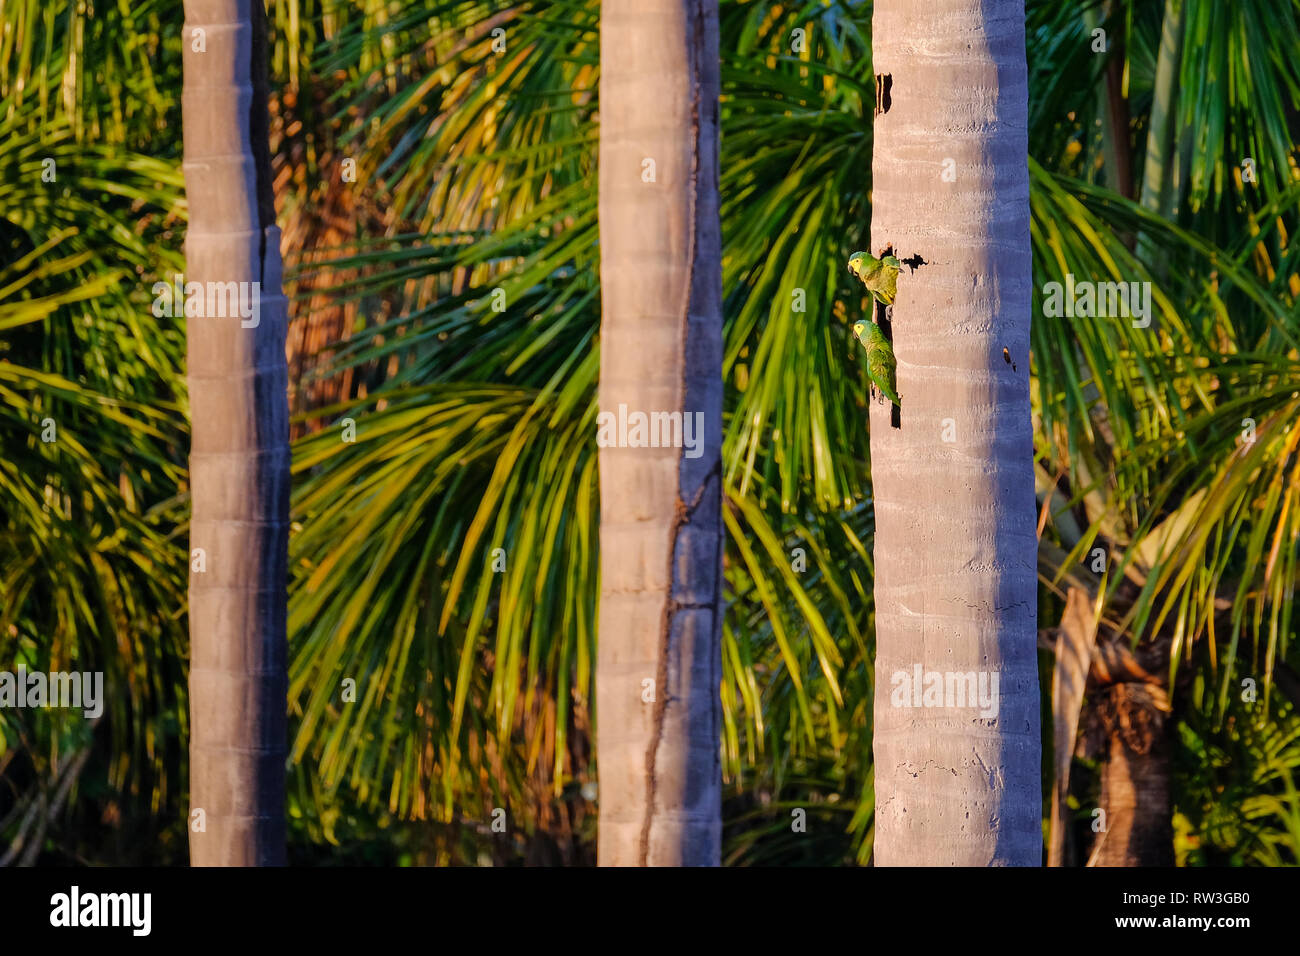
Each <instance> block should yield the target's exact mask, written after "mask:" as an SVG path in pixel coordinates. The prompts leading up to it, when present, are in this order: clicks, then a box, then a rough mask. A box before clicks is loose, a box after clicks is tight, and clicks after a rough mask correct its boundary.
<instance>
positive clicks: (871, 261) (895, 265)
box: [849, 252, 903, 305]
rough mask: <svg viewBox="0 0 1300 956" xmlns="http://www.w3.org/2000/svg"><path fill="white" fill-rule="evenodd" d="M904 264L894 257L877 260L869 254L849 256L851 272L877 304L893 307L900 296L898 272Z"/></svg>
mask: <svg viewBox="0 0 1300 956" xmlns="http://www.w3.org/2000/svg"><path fill="white" fill-rule="evenodd" d="M902 265H903V264H902V263H901V262H899V261H898V260H897V259H895V258H894V257H893V256H885V257H884V258H883V259H877V258H876V257H875V256H873V255H872V254H871V253H869V252H855V253H853V255H851V256H849V271H850V272H852V273H853V274H854V275H855V276H857V277H858V278H859V279H861V280H862V284H863V285H865V286H866V287H867V291H868V292H870V293H871V294H872V296H874V297H875V300H876V301H877V302H880V303H883V304H884V305H893V304H894V296H896V295H897V294H898V291H897V289H898V270H899V268H900V267H901V266H902Z"/></svg>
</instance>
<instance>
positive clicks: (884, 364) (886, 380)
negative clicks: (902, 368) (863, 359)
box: [867, 326, 903, 407]
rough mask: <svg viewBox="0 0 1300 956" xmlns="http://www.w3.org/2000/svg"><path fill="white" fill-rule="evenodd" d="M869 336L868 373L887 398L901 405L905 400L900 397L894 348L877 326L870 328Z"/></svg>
mask: <svg viewBox="0 0 1300 956" xmlns="http://www.w3.org/2000/svg"><path fill="white" fill-rule="evenodd" d="M867 337H868V342H867V375H868V376H869V377H870V378H871V381H872V382H873V383H874V384H875V386H876V388H878V389H880V391H881V392H882V393H883V394H884V396H885V398H887V399H889V400H890V401H891V402H893V403H894V404H895V405H898V406H900V407H901V406H902V404H903V401H902V399H900V398H899V397H898V381H897V371H898V360H897V359H896V358H894V349H893V347H892V346H891V345H890V344H889V341H888V340H887V339H886V338H885V336H884V334H883V333H882V332H881V331H880V330H879V328H877V327H875V326H873V327H872V329H871V330H868V336H867Z"/></svg>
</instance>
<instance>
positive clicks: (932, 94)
mask: <svg viewBox="0 0 1300 956" xmlns="http://www.w3.org/2000/svg"><path fill="white" fill-rule="evenodd" d="M872 44H873V53H874V60H875V70H876V73H877V74H878V75H887V77H888V80H887V81H883V80H882V86H883V88H884V89H885V90H887V91H888V96H882V97H881V100H882V108H881V109H882V111H881V112H880V113H879V114H878V115H877V116H876V119H875V148H874V158H873V162H872V177H873V199H872V223H871V249H872V252H873V253H875V254H877V255H879V254H880V253H881V251H882V250H885V249H887V248H891V247H892V250H893V251H894V252H895V253H896V254H897V255H898V257H899V258H901V259H912V261H913V268H908V267H904V269H903V273H902V275H901V276H900V277H899V281H898V297H897V300H896V302H895V304H894V306H893V314H892V322H889V323H887V324H888V325H889V328H887V329H886V331H887V333H891V332H892V335H893V341H894V350H895V354H896V356H897V359H898V392H899V395H900V397H901V399H902V406H901V414H900V415H899V418H898V425H899V427H891V426H892V422H891V413H890V408H889V406H888V405H880V404H876V403H873V405H872V409H871V413H870V418H871V473H872V485H873V495H874V504H875V514H876V539H875V567H876V579H875V597H876V640H877V652H876V675H877V692H876V700H875V781H876V808H877V809H876V838H875V839H876V843H875V860H876V862H877V864H881V865H973V866H984V865H991V864H1013V865H1035V866H1036V865H1039V864H1040V863H1041V859H1042V832H1041V826H1040V821H1041V819H1042V809H1043V805H1042V797H1041V784H1040V767H1039V761H1040V757H1041V755H1040V747H1041V745H1040V740H1039V693H1038V671H1037V655H1036V650H1035V644H1036V597H1037V595H1036V579H1035V566H1036V551H1037V540H1036V535H1035V523H1034V518H1035V515H1034V477H1033V440H1032V428H1031V424H1030V409H1029V322H1030V299H1031V296H1030V283H1031V281H1032V280H1031V271H1030V243H1029V177H1028V168H1027V162H1028V160H1027V155H1028V133H1027V118H1028V82H1027V68H1026V63H1025V16H1024V2H1023V0H877V2H876V4H875V7H874V13H873V19H872ZM947 160H952V161H953V162H952V163H951V164H950V163H947V162H946V161H947ZM945 169H947V170H949V171H950V172H953V173H955V175H956V179H955V181H952V182H949V181H945V179H944V171H945ZM917 256H919V257H920V259H915V258H914V257H917ZM922 260H923V262H922ZM1003 349H1006V355H1005V358H1004V355H1003ZM1013 363H1014V365H1013ZM917 665H920V668H921V675H922V677H923V681H922V686H923V687H925V688H926V689H930V680H931V679H930V678H929V677H928V676H927V675H928V674H929V673H930V672H938V673H939V674H940V675H942V677H941V678H940V679H941V680H944V681H945V685H946V686H945V687H944V688H941V689H940V694H939V696H938V697H935V696H934V695H932V694H924V695H922V697H921V699H920V700H915V699H914V698H913V697H912V694H911V691H912V690H914V689H915V683H914V681H913V676H914V674H915V670H914V669H915V668H916V666H917ZM959 674H974V675H976V676H977V678H978V677H979V676H980V675H981V674H982V675H983V676H984V678H985V679H986V680H988V681H989V683H988V684H987V687H988V688H990V689H991V686H992V685H991V678H992V676H994V675H995V676H996V677H997V678H998V692H999V693H998V706H997V711H996V714H993V715H990V716H984V715H982V714H981V712H980V708H978V707H972V706H970V705H969V702H967V705H966V706H956V705H957V704H958V703H960V700H961V699H960V698H959V697H958V696H957V693H956V691H957V689H958V688H957V685H958V683H961V684H962V686H963V687H965V684H966V682H965V681H959V680H958V679H957V677H956V675H959ZM948 688H951V692H950V693H945V691H947V690H948ZM936 702H937V703H938V704H939V705H938V706H935V703H936ZM908 703H913V704H917V705H920V706H905V705H906V704H908Z"/></svg>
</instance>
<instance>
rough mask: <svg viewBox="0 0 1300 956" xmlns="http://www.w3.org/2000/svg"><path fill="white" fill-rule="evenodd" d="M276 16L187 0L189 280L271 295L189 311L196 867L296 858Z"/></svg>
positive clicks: (258, 5) (239, 1) (240, 2)
mask: <svg viewBox="0 0 1300 956" xmlns="http://www.w3.org/2000/svg"><path fill="white" fill-rule="evenodd" d="M266 29H267V28H266V12H265V10H264V8H263V7H262V0H186V2H185V31H184V43H185V86H184V92H183V95H182V110H183V117H184V136H185V164H184V168H185V183H186V190H187V194H188V199H189V209H190V220H189V230H188V233H187V235H186V239H185V253H186V259H187V269H188V274H187V275H186V280H187V283H195V282H197V283H203V284H205V286H204V287H206V284H207V283H232V282H233V283H249V285H246V286H242V289H244V290H248V293H249V295H248V301H249V302H250V303H251V302H252V301H253V296H254V295H257V298H258V310H257V311H256V312H254V315H253V316H252V317H245V315H244V313H243V312H242V311H241V310H240V309H238V308H234V309H232V308H230V306H229V296H228V295H227V304H226V307H225V308H224V309H220V308H213V309H207V308H205V311H210V312H217V311H221V312H224V313H225V314H224V315H216V314H203V315H191V317H190V318H189V319H188V322H187V330H188V331H187V335H188V353H189V355H188V376H189V398H190V410H191V419H192V434H193V437H192V446H191V450H190V478H191V485H190V487H191V492H192V496H193V518H192V521H191V525H190V547H191V549H202V550H203V552H204V555H203V556H202V557H198V558H196V559H195V560H194V561H193V562H192V564H191V573H190V720H191V727H190V808H191V826H190V860H191V862H192V863H193V864H194V865H196V866H231V865H244V866H248V865H277V864H282V863H283V862H284V759H285V747H286V718H285V695H286V690H287V686H286V684H287V678H286V673H285V658H286V653H285V601H286V597H285V579H286V569H287V560H288V557H287V542H288V512H289V448H288V435H289V429H288V402H287V397H286V384H287V371H286V366H285V354H284V342H285V321H286V316H287V308H286V303H285V299H284V296H283V294H282V292H281V286H280V247H279V241H280V232H279V230H278V229H277V228H276V226H275V204H274V198H273V196H272V192H271V178H270V172H271V163H270V152H269V147H268V142H267V104H266V98H267V79H266V75H267V73H266V42H267V41H266ZM195 31H201V33H196V32H195ZM200 45H201V46H203V48H204V49H203V50H202V51H199V50H198V49H197V47H198V46H200ZM252 283H259V284H260V286H253V285H251V284H252ZM223 288H225V289H226V290H227V291H228V290H229V289H230V288H231V287H229V286H225V287H223ZM204 303H205V307H206V306H209V305H213V304H215V303H212V302H210V301H209V300H208V299H207V297H204ZM231 312H233V313H234V314H233V315H230V313H231ZM254 323H256V324H254ZM200 810H201V811H202V814H199V813H197V812H196V811H200ZM200 821H201V823H200ZM200 827H202V828H200Z"/></svg>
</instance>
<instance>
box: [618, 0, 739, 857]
mask: <svg viewBox="0 0 1300 956" xmlns="http://www.w3.org/2000/svg"><path fill="white" fill-rule="evenodd" d="M718 88H719V76H718V19H717V2H716V0H606V2H605V3H603V4H602V7H601V75H600V127H601V128H600V246H601V266H600V278H601V304H602V317H601V342H600V367H601V371H600V396H599V400H600V407H601V410H602V415H605V414H609V415H613V416H617V415H618V413H619V409H620V406H625V407H626V411H627V413H628V414H629V415H631V414H634V413H637V412H640V413H645V414H647V415H648V414H650V413H652V412H680V413H681V414H682V415H683V416H684V417H685V416H687V415H691V414H692V413H701V414H702V416H703V417H702V425H703V434H702V439H703V440H702V443H701V445H700V448H699V450H700V451H701V454H699V455H698V456H696V457H692V455H693V454H694V453H691V454H688V453H687V451H688V450H687V449H686V448H685V447H658V448H652V447H601V449H600V453H599V454H600V498H601V518H600V559H601V592H600V621H599V633H600V638H599V650H598V654H597V670H596V704H597V726H596V754H597V765H598V768H599V772H600V819H599V837H598V844H597V859H598V862H599V863H600V864H601V865H604V866H610V865H613V866H646V865H655V866H680V865H717V864H718V863H719V861H720V852H721V830H722V822H721V782H722V781H721V767H720V755H719V746H720V741H719V731H720V727H721V713H720V708H721V705H720V701H719V696H718V693H719V682H720V680H721V671H722V662H721V644H720V641H721V610H722V609H721V606H720V602H721V574H722V530H721V503H722V495H721V480H720V475H721V467H720V462H721V438H722V276H721V238H720V234H719V223H718ZM684 424H685V421H683V425H684ZM628 437H629V444H630V443H631V441H630V439H631V438H632V435H631V432H630V430H629V436H628Z"/></svg>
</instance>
